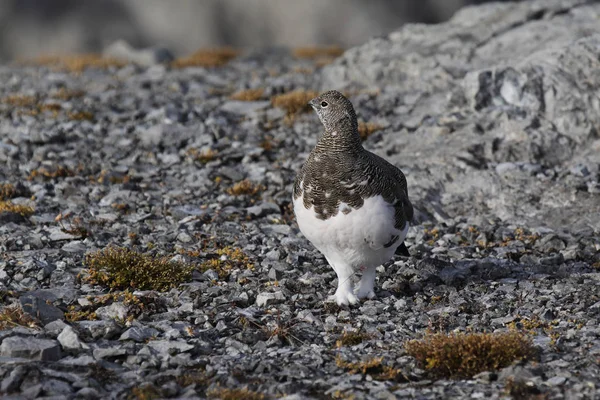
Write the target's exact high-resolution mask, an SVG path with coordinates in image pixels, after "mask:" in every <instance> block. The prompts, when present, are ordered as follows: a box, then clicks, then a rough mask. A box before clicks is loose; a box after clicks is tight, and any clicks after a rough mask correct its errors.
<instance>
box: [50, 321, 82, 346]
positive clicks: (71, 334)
mask: <svg viewBox="0 0 600 400" xmlns="http://www.w3.org/2000/svg"><path fill="white" fill-rule="evenodd" d="M57 340H58V341H59V343H60V344H61V346H62V347H63V349H64V350H80V349H82V348H87V347H88V346H87V345H86V344H85V343H82V342H81V340H79V336H78V335H77V333H76V332H75V330H73V328H72V327H71V326H69V325H67V326H65V327H64V329H63V330H62V332H61V333H60V335H58V337H57Z"/></svg>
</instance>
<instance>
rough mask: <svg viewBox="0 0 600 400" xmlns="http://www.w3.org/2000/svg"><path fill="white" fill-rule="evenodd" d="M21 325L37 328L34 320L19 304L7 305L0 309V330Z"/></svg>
mask: <svg viewBox="0 0 600 400" xmlns="http://www.w3.org/2000/svg"><path fill="white" fill-rule="evenodd" d="M15 326H23V327H25V328H34V329H35V328H39V324H38V321H36V320H35V319H34V318H33V317H31V316H30V315H29V314H27V313H25V312H24V311H23V309H22V308H21V307H20V306H7V307H4V308H3V309H2V310H0V331H3V330H6V329H11V328H14V327H15Z"/></svg>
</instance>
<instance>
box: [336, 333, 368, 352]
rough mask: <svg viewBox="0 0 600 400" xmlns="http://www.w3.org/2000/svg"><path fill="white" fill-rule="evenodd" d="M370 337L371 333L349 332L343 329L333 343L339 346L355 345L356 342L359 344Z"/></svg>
mask: <svg viewBox="0 0 600 400" xmlns="http://www.w3.org/2000/svg"><path fill="white" fill-rule="evenodd" d="M369 339H371V335H369V334H367V333H365V332H361V331H358V332H351V331H344V333H342V334H341V335H340V337H339V339H338V340H337V341H336V342H335V345H336V346H337V347H338V348H339V347H343V346H356V345H357V344H361V343H362V342H363V341H365V340H369Z"/></svg>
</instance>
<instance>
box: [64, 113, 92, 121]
mask: <svg viewBox="0 0 600 400" xmlns="http://www.w3.org/2000/svg"><path fill="white" fill-rule="evenodd" d="M67 115H68V117H69V119H71V120H73V121H93V120H94V114H93V113H91V112H89V111H75V112H70V113H68V114H67Z"/></svg>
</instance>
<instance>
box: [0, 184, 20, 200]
mask: <svg viewBox="0 0 600 400" xmlns="http://www.w3.org/2000/svg"><path fill="white" fill-rule="evenodd" d="M16 194H17V189H16V188H15V186H14V185H12V184H10V183H3V184H0V201H3V200H8V199H12V198H13V197H15V196H16Z"/></svg>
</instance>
